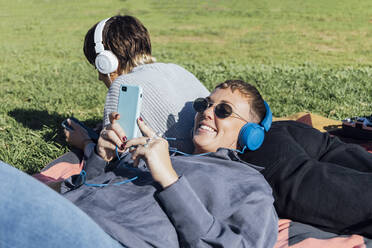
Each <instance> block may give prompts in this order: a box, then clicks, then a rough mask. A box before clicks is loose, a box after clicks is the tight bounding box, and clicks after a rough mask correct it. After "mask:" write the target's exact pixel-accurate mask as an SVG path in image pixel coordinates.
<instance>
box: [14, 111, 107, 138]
mask: <svg viewBox="0 0 372 248" xmlns="http://www.w3.org/2000/svg"><path fill="white" fill-rule="evenodd" d="M8 115H9V116H11V117H13V118H14V119H15V120H16V121H17V122H19V123H21V124H22V125H23V126H24V127H26V128H29V129H32V130H35V131H41V130H43V129H45V128H47V129H48V131H47V132H45V133H44V135H43V139H44V140H45V141H47V142H49V141H53V142H57V143H59V144H61V145H67V144H66V141H65V135H64V133H63V127H62V126H61V123H62V122H63V121H64V120H66V119H67V118H68V117H70V116H66V115H60V114H58V113H56V112H53V113H48V111H46V110H37V109H13V110H11V111H9V112H8ZM100 121H101V120H98V119H89V120H86V121H84V124H86V125H87V126H88V127H95V126H96V124H98V123H99V122H100ZM56 133H57V135H56Z"/></svg>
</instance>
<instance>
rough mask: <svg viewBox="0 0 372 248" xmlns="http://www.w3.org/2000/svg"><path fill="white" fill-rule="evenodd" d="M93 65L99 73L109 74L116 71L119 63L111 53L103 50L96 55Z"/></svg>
mask: <svg viewBox="0 0 372 248" xmlns="http://www.w3.org/2000/svg"><path fill="white" fill-rule="evenodd" d="M95 64H96V68H97V70H98V71H99V72H100V73H102V74H109V73H111V72H114V71H116V70H117V69H118V66H119V61H118V59H117V58H116V56H115V54H113V53H112V52H111V51H109V50H104V51H102V52H101V53H99V54H98V55H97V57H96V60H95Z"/></svg>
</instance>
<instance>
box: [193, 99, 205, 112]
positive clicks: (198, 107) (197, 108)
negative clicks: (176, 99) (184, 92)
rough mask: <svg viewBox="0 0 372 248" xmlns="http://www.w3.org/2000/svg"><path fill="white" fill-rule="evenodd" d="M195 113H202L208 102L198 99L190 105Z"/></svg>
mask: <svg viewBox="0 0 372 248" xmlns="http://www.w3.org/2000/svg"><path fill="white" fill-rule="evenodd" d="M192 106H193V107H194V109H195V111H196V112H199V113H201V112H203V111H205V110H206V109H207V108H208V101H207V100H206V99H205V98H198V99H196V100H195V101H194V103H193V105H192Z"/></svg>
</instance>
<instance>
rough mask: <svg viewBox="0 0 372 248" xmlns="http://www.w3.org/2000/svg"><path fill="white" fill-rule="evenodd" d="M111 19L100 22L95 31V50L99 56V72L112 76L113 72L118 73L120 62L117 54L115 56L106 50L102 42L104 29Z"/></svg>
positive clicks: (97, 61) (97, 64)
mask: <svg viewBox="0 0 372 248" xmlns="http://www.w3.org/2000/svg"><path fill="white" fill-rule="evenodd" d="M109 19H110V18H107V19H105V20H102V21H100V22H99V23H98V24H97V26H96V29H95V30H94V43H95V47H94V49H95V50H96V53H97V54H98V55H97V57H96V60H95V64H96V68H97V70H98V71H99V72H100V73H102V74H110V73H111V72H114V71H116V70H117V68H118V66H119V61H118V59H117V58H116V56H115V54H113V53H112V52H111V51H110V50H105V47H104V46H103V42H102V35H103V28H104V27H105V24H106V22H107V20H109Z"/></svg>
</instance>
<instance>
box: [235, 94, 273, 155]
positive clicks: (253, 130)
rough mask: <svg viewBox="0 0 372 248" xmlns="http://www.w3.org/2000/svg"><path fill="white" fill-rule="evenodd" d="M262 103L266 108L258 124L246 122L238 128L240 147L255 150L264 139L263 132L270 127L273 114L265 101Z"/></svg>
mask: <svg viewBox="0 0 372 248" xmlns="http://www.w3.org/2000/svg"><path fill="white" fill-rule="evenodd" d="M264 104H265V108H266V114H265V117H264V119H263V120H262V121H261V122H260V123H259V124H257V123H252V122H248V123H246V124H245V125H244V126H243V127H242V129H240V132H239V138H238V143H239V145H240V146H241V147H242V149H245V148H248V149H249V150H251V151H254V150H257V149H258V148H259V147H260V146H261V145H262V143H263V141H264V138H265V132H267V131H269V129H270V127H271V123H272V120H273V114H272V112H271V110H270V107H269V105H268V104H267V102H265V101H264Z"/></svg>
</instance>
